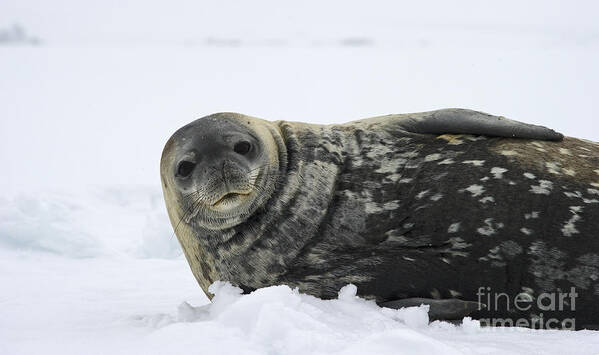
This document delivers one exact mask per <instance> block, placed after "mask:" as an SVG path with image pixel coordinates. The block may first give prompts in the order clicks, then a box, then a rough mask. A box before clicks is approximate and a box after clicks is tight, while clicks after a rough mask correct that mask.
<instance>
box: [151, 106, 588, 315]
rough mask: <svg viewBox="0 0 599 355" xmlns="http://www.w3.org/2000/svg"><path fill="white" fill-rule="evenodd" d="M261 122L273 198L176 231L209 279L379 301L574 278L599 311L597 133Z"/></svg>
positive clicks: (580, 310) (584, 302)
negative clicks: (217, 226)
mask: <svg viewBox="0 0 599 355" xmlns="http://www.w3.org/2000/svg"><path fill="white" fill-rule="evenodd" d="M253 122H254V121H253ZM255 125H266V126H268V127H269V129H266V130H265V129H263V130H261V131H260V132H261V133H260V134H261V135H264V134H272V135H273V136H274V139H273V140H272V141H273V142H276V147H272V148H271V149H272V150H273V152H272V154H274V155H276V156H277V157H278V158H280V159H281V162H280V166H279V167H280V169H279V176H278V177H277V181H276V188H275V190H274V192H273V193H272V195H271V196H270V198H269V199H268V201H267V202H266V203H265V204H264V206H262V207H261V208H259V209H258V210H257V211H256V212H255V213H254V214H253V215H252V216H251V217H250V218H248V219H247V220H245V221H243V222H242V223H240V224H237V225H235V226H233V227H231V228H227V229H223V230H209V229H206V228H203V227H202V226H201V225H198V224H194V221H193V219H192V220H191V221H189V223H187V224H186V226H185V227H183V228H182V229H180V230H182V231H177V235H178V237H179V240H180V241H181V244H182V246H183V249H184V250H185V254H186V256H187V260H188V261H189V263H190V265H191V268H192V271H193V273H194V275H195V276H196V278H197V279H198V281H199V282H200V285H201V286H202V288H203V289H204V290H205V291H207V286H208V285H209V284H210V283H211V282H213V281H216V280H228V281H231V282H233V283H235V284H237V285H238V286H240V287H242V288H243V289H244V290H246V291H251V290H254V289H257V288H260V287H265V286H270V285H274V284H281V283H284V284H288V285H290V286H292V287H298V288H299V290H300V291H302V292H306V293H309V294H312V295H314V296H318V297H322V298H332V297H336V295H337V291H338V290H339V289H340V288H341V287H342V286H344V285H345V284H347V283H353V284H356V285H357V286H358V293H359V294H360V295H362V296H364V297H369V298H374V299H375V300H376V301H377V302H386V301H390V300H396V299H402V298H411V297H426V298H431V297H433V298H453V297H455V295H460V298H462V299H464V300H470V301H476V300H477V296H476V292H477V289H478V288H479V287H491V288H492V289H493V290H495V291H498V292H505V293H508V294H510V295H512V297H515V295H516V294H518V293H519V292H522V290H527V292H528V293H530V294H532V295H535V294H537V295H538V294H540V293H542V292H556V291H559V290H569V288H570V287H571V286H574V287H576V288H577V292H578V293H579V299H578V303H577V308H576V312H574V315H575V316H576V318H577V322H579V323H578V324H598V323H599V308H597V307H596V304H597V302H598V301H599V235H598V232H599V144H598V143H594V142H589V141H584V140H579V139H575V138H566V139H564V140H563V141H561V142H547V141H536V140H523V139H509V138H492V137H487V136H469V135H449V134H445V135H441V136H435V135H429V134H419V133H410V132H407V131H405V130H404V129H402V128H401V127H400V126H398V125H397V124H396V123H395V122H394V120H393V119H392V118H388V119H380V118H377V119H373V120H363V121H357V122H353V123H349V124H344V125H309V124H303V123H292V122H283V121H278V122H273V123H270V122H267V121H262V120H257V119H256V121H255ZM275 150H276V152H275ZM273 161H274V159H273ZM163 179H164V178H163ZM174 195H175V192H173V191H170V190H169V189H168V188H165V198H166V199H167V206H168V208H169V214H170V215H171V221H173V225H174V224H175V222H176V221H177V219H178V216H179V214H178V213H177V212H176V208H174V207H173V205H176V204H177V202H176V198H174V197H173V196H174ZM172 211H175V212H172ZM179 213H180V211H179ZM512 311H513V310H508V309H498V310H494V314H493V316H504V317H507V316H514V314H513V313H512ZM535 312H538V310H536V309H534V308H533V309H531V310H530V311H529V313H528V314H529V315H530V314H533V313H535ZM479 315H480V316H488V315H487V314H485V313H484V312H481V313H480V314H479ZM556 316H557V317H571V316H572V314H570V313H567V312H565V313H560V314H558V315H556Z"/></svg>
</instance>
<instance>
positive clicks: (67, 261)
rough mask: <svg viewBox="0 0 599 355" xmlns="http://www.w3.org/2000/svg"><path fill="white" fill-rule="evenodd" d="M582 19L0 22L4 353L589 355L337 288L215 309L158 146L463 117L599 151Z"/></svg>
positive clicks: (289, 7)
mask: <svg viewBox="0 0 599 355" xmlns="http://www.w3.org/2000/svg"><path fill="white" fill-rule="evenodd" d="M598 16H599V3H597V2H595V1H526V2H524V1H515V0H510V1H421V2H416V1H405V2H402V1H388V2H385V1H360V2H357V1H327V2H324V1H315V0H314V1H295V2H283V1H243V2H242V1H238V2H234V1H218V2H217V1H180V0H177V1H164V2H154V1H142V0H132V1H124V0H104V1H94V2H92V1H75V0H71V1H67V0H62V1H43V0H4V1H1V2H0V354H37V353H44V354H53V353H57V354H84V353H85V354H96V353H97V354H101V353H104V354H117V353H123V354H134V353H140V354H141V353H143V354H153V353H156V354H167V353H197V354H212V353H214V354H306V353H314V354H331V353H341V354H369V353H372V354H374V353H376V354H432V353H436V354H460V353H461V354H553V353H554V354H569V353H572V354H599V332H592V331H579V332H569V331H538V330H529V329H519V328H508V329H501V328H480V327H479V326H478V324H477V322H476V321H472V320H465V321H464V323H463V325H461V326H455V325H451V324H448V323H439V322H435V323H432V324H431V325H428V324H427V323H428V322H427V318H426V317H427V316H426V310H425V309H424V308H411V309H405V310H401V311H392V310H388V309H381V308H379V307H377V306H376V305H374V304H372V303H369V302H366V301H363V300H360V299H356V298H355V297H354V294H355V290H354V289H353V288H352V287H351V286H348V287H346V288H344V289H343V290H342V291H341V292H340V296H339V299H338V300H329V301H323V300H319V299H315V298H313V297H310V296H306V295H301V294H298V293H297V292H295V291H293V290H291V289H289V288H288V287H286V286H278V287H271V288H267V289H262V290H259V291H256V292H254V293H252V294H250V295H247V296H240V295H239V294H238V292H237V290H235V289H234V288H233V287H231V286H228V285H226V284H218V285H214V288H213V291H214V292H215V293H216V298H215V302H214V303H213V305H211V306H208V307H207V308H201V309H195V308H192V306H193V307H198V306H202V305H205V304H207V303H208V300H207V298H206V296H205V295H204V294H203V293H202V291H201V290H200V288H199V286H198V285H197V284H196V282H195V280H194V278H193V276H192V275H191V272H190V271H189V269H188V266H187V263H186V261H185V260H184V258H183V257H182V256H181V253H180V248H179V246H178V244H177V242H176V238H175V237H174V235H173V233H172V229H171V227H170V224H169V221H168V218H167V216H166V211H165V207H164V204H163V201H162V195H161V191H160V185H159V174H158V172H159V169H158V165H159V159H160V153H161V150H162V147H163V144H164V143H165V142H166V140H167V139H168V137H169V136H170V135H171V134H172V133H173V132H174V131H175V130H176V129H177V128H178V127H180V126H182V125H183V124H185V123H187V122H189V121H191V120H193V119H195V118H198V117H201V116H204V115H207V114H210V113H213V112H218V111H237V112H242V113H246V114H250V115H253V116H258V117H262V118H267V119H271V120H280V119H284V120H295V121H308V122H320V123H334V122H344V121H349V120H353V119H359V118H364V117H369V116H375V115H381V114H388V113H404V112H417V111H426V110H433V109H438V108H444V107H463V108H471V109H477V110H482V111H486V112H489V113H493V114H500V115H505V116H507V117H510V118H514V119H518V120H522V121H526V122H530V123H536V124H543V125H546V126H549V127H551V128H554V129H556V130H558V131H561V132H563V133H565V134H567V135H570V136H576V137H582V138H586V139H591V140H596V141H597V140H599V129H598V123H597V122H598V121H597V120H599V100H598V99H597V97H598V93H599V65H598V63H599V21H597V19H598Z"/></svg>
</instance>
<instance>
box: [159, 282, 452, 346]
mask: <svg viewBox="0 0 599 355" xmlns="http://www.w3.org/2000/svg"><path fill="white" fill-rule="evenodd" d="M356 291H357V289H356V287H355V286H354V285H347V286H345V287H344V288H342V289H341V290H340V291H339V297H338V299H336V300H321V299H318V298H315V297H312V296H309V295H305V294H301V293H299V292H298V291H297V290H292V289H291V288H289V287H288V286H273V287H267V288H262V289H258V290H256V291H254V292H252V293H251V294H248V295H242V294H241V293H242V290H241V289H239V288H237V287H234V286H232V285H231V284H229V283H226V282H216V283H214V284H212V285H211V286H210V292H212V293H213V294H214V295H215V296H214V299H213V300H212V303H210V304H208V305H204V306H201V307H193V306H191V305H190V304H189V303H187V302H185V303H183V304H182V305H181V306H179V309H178V315H177V321H176V322H175V321H173V323H171V324H169V325H167V326H163V327H161V328H160V329H158V330H156V331H155V332H154V333H153V334H152V335H151V336H150V337H149V339H147V340H149V341H150V342H153V345H152V349H154V350H158V349H159V348H160V346H161V344H163V343H164V341H165V340H167V339H170V340H171V344H172V343H179V342H188V341H189V338H191V337H197V336H198V335H199V334H201V336H202V349H203V351H205V352H206V353H213V352H214V353H242V354H253V353H259V354H306V353H310V354H330V353H339V354H364V353H376V354H430V353H443V354H458V353H459V352H458V351H456V350H455V349H454V348H453V347H452V346H450V345H446V344H443V343H441V342H439V341H437V340H435V339H433V338H432V337H430V336H427V335H425V334H422V333H421V332H419V331H417V329H419V328H426V327H428V314H427V312H428V306H420V307H410V308H406V309H401V310H392V309H387V308H381V307H379V306H377V305H376V304H375V303H374V302H373V301H366V300H363V299H361V298H359V297H357V296H356ZM155 324H158V325H164V321H163V319H159V321H158V322H155ZM224 335H226V338H227V340H226V341H223V339H222V338H223V336H224ZM165 350H166V349H165ZM158 352H160V351H159V350H158Z"/></svg>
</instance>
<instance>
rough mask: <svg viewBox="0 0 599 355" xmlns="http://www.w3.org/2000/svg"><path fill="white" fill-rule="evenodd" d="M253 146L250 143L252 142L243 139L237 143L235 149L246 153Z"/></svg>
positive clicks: (239, 152) (237, 151) (238, 152)
mask: <svg viewBox="0 0 599 355" xmlns="http://www.w3.org/2000/svg"><path fill="white" fill-rule="evenodd" d="M251 148H252V145H251V144H250V142H248V141H241V142H237V143H235V146H234V147H233V150H234V151H235V153H237V154H241V155H246V154H247V153H248V152H249V151H250V149H251Z"/></svg>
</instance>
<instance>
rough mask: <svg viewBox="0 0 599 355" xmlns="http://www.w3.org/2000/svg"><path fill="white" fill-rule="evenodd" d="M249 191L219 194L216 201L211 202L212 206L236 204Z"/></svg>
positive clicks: (220, 206) (219, 206) (246, 195)
mask: <svg viewBox="0 0 599 355" xmlns="http://www.w3.org/2000/svg"><path fill="white" fill-rule="evenodd" d="M249 195H250V192H227V193H226V194H224V195H223V196H221V197H220V198H219V199H218V200H217V201H216V202H214V203H213V204H212V207H216V208H222V207H229V206H232V205H236V204H238V203H239V202H241V201H242V200H243V199H245V198H246V197H248V196H249Z"/></svg>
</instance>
